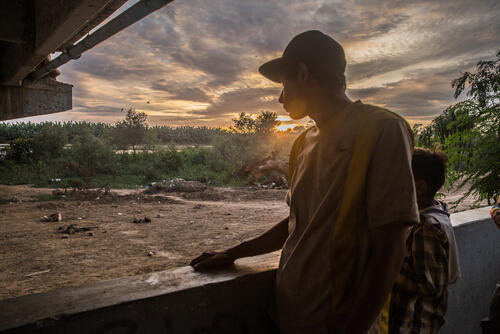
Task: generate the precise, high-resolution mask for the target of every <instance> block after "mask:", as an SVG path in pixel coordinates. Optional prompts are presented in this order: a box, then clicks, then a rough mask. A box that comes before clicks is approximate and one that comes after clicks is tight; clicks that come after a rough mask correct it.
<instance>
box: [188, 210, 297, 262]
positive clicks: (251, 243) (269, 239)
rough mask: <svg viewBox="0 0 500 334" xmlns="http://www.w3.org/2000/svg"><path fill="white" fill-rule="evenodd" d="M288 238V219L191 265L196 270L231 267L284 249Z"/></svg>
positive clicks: (199, 258) (208, 254)
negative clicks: (254, 236)
mask: <svg viewBox="0 0 500 334" xmlns="http://www.w3.org/2000/svg"><path fill="white" fill-rule="evenodd" d="M287 237H288V217H286V218H285V219H283V220H282V221H280V222H279V223H278V224H276V225H274V226H273V227H272V228H271V229H270V230H268V231H267V232H265V233H263V234H261V235H259V236H258V237H256V238H253V239H251V240H248V241H244V242H242V243H241V244H239V245H236V246H234V247H232V248H228V249H226V250H222V251H208V252H205V253H203V254H201V255H200V256H198V257H197V258H195V259H193V260H192V261H191V263H189V264H190V265H191V266H192V267H193V268H194V270H206V269H221V268H226V267H230V266H232V265H233V263H234V261H235V260H237V259H240V258H242V257H247V256H255V255H261V254H265V253H269V252H274V251H276V250H278V249H281V247H283V244H284V243H285V240H286V238H287Z"/></svg>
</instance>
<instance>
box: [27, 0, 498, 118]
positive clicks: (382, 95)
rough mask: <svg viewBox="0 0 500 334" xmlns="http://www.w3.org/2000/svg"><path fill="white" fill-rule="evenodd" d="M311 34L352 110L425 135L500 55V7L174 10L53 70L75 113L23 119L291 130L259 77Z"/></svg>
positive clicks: (327, 4) (456, 3) (274, 87)
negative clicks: (134, 117) (325, 48)
mask: <svg viewBox="0 0 500 334" xmlns="http://www.w3.org/2000/svg"><path fill="white" fill-rule="evenodd" d="M135 2H137V0H131V1H128V2H127V3H126V4H125V5H124V7H122V8H121V11H123V10H124V9H126V8H128V7H130V6H131V5H133V4H134V3H135ZM310 29H316V30H321V31H322V32H324V33H326V34H328V35H330V36H331V37H333V38H334V39H335V40H337V41H338V42H339V43H341V44H342V45H343V47H344V49H345V53H346V58H347V63H348V65H347V70H346V77H347V87H348V89H347V94H348V96H349V97H350V98H351V99H353V100H357V99H361V100H362V101H363V102H364V103H370V104H375V105H379V106H382V107H385V108H388V109H390V110H392V111H395V112H397V113H398V114H400V115H402V116H404V117H405V118H407V119H408V120H409V121H410V123H416V122H419V123H424V124H426V123H428V122H429V121H430V120H432V118H434V117H435V116H437V115H438V114H439V113H440V112H441V111H442V110H444V109H445V108H446V107H447V106H449V105H450V104H452V103H454V101H455V100H454V99H453V90H452V88H451V84H450V83H451V81H452V80H453V79H454V78H457V77H459V76H460V73H461V72H463V71H467V70H469V71H470V70H473V69H474V67H475V64H476V63H477V62H478V61H479V60H481V59H493V57H494V56H495V54H496V52H498V51H499V50H500V1H498V0H475V1H471V0H453V1H451V0H446V1H445V0H440V1H439V0H437V1H436V0H431V1H419V0H414V1H403V0H390V1H384V0H346V1H340V0H338V1H337V0H333V1H332V0H328V1H327V0H314V1H313V0H305V1H304V0H301V1H299V0H252V1H247V0H210V1H206V0H176V1H174V2H172V3H171V4H169V5H167V6H166V7H164V8H163V9H161V10H159V11H157V12H155V13H153V14H151V15H149V16H148V17H146V18H144V19H143V20H141V21H139V22H137V23H135V24H134V25H132V26H130V27H129V28H127V29H125V30H124V31H122V32H120V33H118V34H117V35H115V36H113V37H111V38H110V39H108V40H106V41H104V42H103V43H101V44H100V45H98V46H96V47H95V48H93V49H91V50H89V51H87V52H86V53H84V54H83V55H82V57H81V58H80V59H77V60H73V61H71V62H69V63H68V64H66V65H64V66H63V67H61V68H60V70H61V72H62V74H61V75H60V76H59V77H58V80H59V81H62V82H66V83H70V84H73V85H74V87H73V109H72V110H71V111H67V112H62V113H56V114H51V115H45V116H38V117H31V118H25V119H21V120H22V121H80V120H87V121H103V122H108V123H114V122H116V121H117V120H120V119H122V118H123V117H124V112H123V111H121V110H122V109H124V110H127V109H128V108H131V107H132V108H135V109H136V110H137V111H143V112H146V113H147V114H148V122H149V124H151V125H161V124H163V125H170V126H178V125H206V126H227V125H229V124H230V123H231V118H234V117H235V116H236V115H237V114H238V113H240V112H245V113H250V114H257V113H259V112H260V111H262V110H266V111H267V110H269V111H274V112H277V113H278V115H280V117H279V119H280V120H282V121H283V124H284V125H287V124H294V123H295V122H293V121H290V120H289V118H288V117H287V116H286V112H285V111H284V110H283V108H282V106H281V104H279V103H278V96H279V94H280V90H281V86H280V85H279V84H276V83H272V82H270V81H268V80H266V79H265V78H264V77H262V76H260V74H259V73H258V71H257V69H258V67H259V66H260V65H261V64H263V63H264V62H266V61H268V60H271V59H272V58H275V57H279V56H281V54H282V52H283V49H284V48H285V46H286V44H287V43H288V42H289V41H290V40H291V38H293V37H294V36H295V35H297V34H299V33H301V32H303V31H306V30H310Z"/></svg>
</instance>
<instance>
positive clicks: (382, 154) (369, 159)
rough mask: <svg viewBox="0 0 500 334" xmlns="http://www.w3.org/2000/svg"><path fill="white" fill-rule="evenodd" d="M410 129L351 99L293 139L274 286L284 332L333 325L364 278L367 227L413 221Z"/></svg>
mask: <svg viewBox="0 0 500 334" xmlns="http://www.w3.org/2000/svg"><path fill="white" fill-rule="evenodd" d="M410 131H411V130H410V129H409V126H408V124H407V123H406V122H405V121H404V119H402V118H401V117H399V116H397V115H396V114H393V113H391V112H389V111H387V110H384V109H381V108H377V107H374V106H370V105H365V104H362V103H361V102H360V101H357V102H355V103H353V104H351V105H349V106H348V107H347V108H345V109H344V110H342V111H339V112H337V113H336V114H335V116H334V117H333V118H332V119H331V120H330V121H329V122H328V124H326V125H325V126H323V127H322V128H321V129H318V128H316V127H314V128H312V129H310V130H309V131H307V133H306V134H305V137H303V141H300V140H297V141H296V143H295V144H294V148H293V149H292V155H291V157H292V158H291V161H290V165H291V171H293V177H292V179H291V182H290V190H289V192H288V194H287V203H288V204H289V206H290V218H289V228H288V229H289V236H288V239H287V240H286V242H285V244H284V247H283V250H282V254H281V259H280V265H279V268H278V272H277V275H276V287H275V302H276V307H277V311H278V322H279V326H280V328H281V330H282V331H283V332H284V333H286V334H288V333H323V332H324V331H326V330H327V328H336V327H338V326H339V324H341V321H342V319H343V317H345V316H346V314H347V312H348V309H349V307H350V305H351V304H352V301H353V298H354V296H355V293H356V290H357V288H358V287H359V285H360V281H361V279H362V278H363V273H364V270H365V268H366V263H367V257H368V255H369V252H370V245H369V231H370V229H373V228H377V227H379V226H382V225H385V224H390V223H395V222H396V223H404V224H414V223H417V222H418V221H419V214H418V209H417V204H416V196H415V187H414V183H413V175H412V171H411V157H412V153H413V137H412V134H411V132H410ZM294 152H295V153H296V154H293V153H294Z"/></svg>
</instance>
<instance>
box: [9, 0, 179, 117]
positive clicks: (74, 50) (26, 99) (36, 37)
mask: <svg viewBox="0 0 500 334" xmlns="http://www.w3.org/2000/svg"><path fill="white" fill-rule="evenodd" d="M125 2H127V0H9V1H0V121H2V120H9V119H14V118H21V117H29V116H36V115H45V114H50V113H55V112H60V111H66V110H70V109H71V108H72V87H73V86H72V85H71V84H68V83H62V82H59V81H57V76H58V75H59V71H58V70H57V68H58V67H59V66H61V65H63V64H65V63H67V62H68V61H70V60H72V59H77V58H79V57H80V56H81V54H82V53H83V52H85V51H87V50H89V49H90V48H92V47H94V46H95V45H97V44H99V43H100V42H102V41H104V40H106V39H107V38H109V37H111V36H113V35H114V34H116V33H118V32H119V31H121V30H123V29H125V28H126V27H128V26H130V25H132V24H133V23H134V22H137V21H138V20H140V19H142V18H144V17H145V16H147V15H148V14H150V13H152V12H154V11H156V10H158V9H160V8H162V7H163V6H165V5H166V4H168V3H169V2H172V0H140V1H138V2H137V3H136V4H134V5H133V6H131V7H130V8H128V9H127V10H125V11H124V12H123V13H121V14H120V15H118V16H116V17H115V18H113V19H111V20H109V21H108V22H105V21H106V19H108V18H109V17H110V16H111V15H112V14H113V13H114V12H116V11H117V10H118V9H119V8H120V7H121V6H122V5H124V4H125ZM103 22H105V24H102V23H103ZM99 25H101V26H100V27H98V26H99ZM96 27H98V29H95V28H96ZM93 30H95V31H93ZM89 33H90V34H89ZM56 52H58V53H59V55H58V56H57V57H56V58H55V59H52V60H51V59H50V55H51V54H53V53H56Z"/></svg>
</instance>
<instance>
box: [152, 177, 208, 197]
mask: <svg viewBox="0 0 500 334" xmlns="http://www.w3.org/2000/svg"><path fill="white" fill-rule="evenodd" d="M206 189H207V185H205V184H203V183H201V182H198V181H186V180H184V179H181V178H173V179H171V180H163V181H162V182H153V183H151V184H150V185H149V186H148V187H146V190H144V191H143V193H145V194H148V195H151V194H157V193H160V192H167V193H173V192H176V193H177V192H178V193H192V192H200V191H205V190H206Z"/></svg>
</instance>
